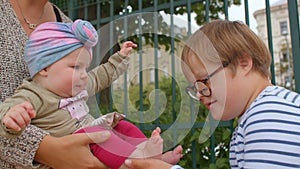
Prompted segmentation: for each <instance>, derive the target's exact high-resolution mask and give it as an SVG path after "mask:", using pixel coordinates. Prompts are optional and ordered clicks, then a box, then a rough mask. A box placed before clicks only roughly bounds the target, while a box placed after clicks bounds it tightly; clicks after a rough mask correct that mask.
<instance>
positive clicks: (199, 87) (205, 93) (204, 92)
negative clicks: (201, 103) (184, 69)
mask: <svg viewBox="0 0 300 169" xmlns="http://www.w3.org/2000/svg"><path fill="white" fill-rule="evenodd" d="M195 87H196V89H197V90H198V91H199V93H200V94H202V95H203V96H210V89H209V87H208V86H207V85H205V84H204V83H203V82H199V81H198V82H196V83H195Z"/></svg>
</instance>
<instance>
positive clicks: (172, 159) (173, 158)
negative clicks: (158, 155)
mask: <svg viewBox="0 0 300 169" xmlns="http://www.w3.org/2000/svg"><path fill="white" fill-rule="evenodd" d="M181 158H182V147H181V145H179V146H177V147H176V148H175V149H174V150H173V151H168V152H165V153H164V154H163V155H162V160H163V161H165V162H167V163H169V164H173V165H174V164H177V163H178V162H179V160H180V159H181Z"/></svg>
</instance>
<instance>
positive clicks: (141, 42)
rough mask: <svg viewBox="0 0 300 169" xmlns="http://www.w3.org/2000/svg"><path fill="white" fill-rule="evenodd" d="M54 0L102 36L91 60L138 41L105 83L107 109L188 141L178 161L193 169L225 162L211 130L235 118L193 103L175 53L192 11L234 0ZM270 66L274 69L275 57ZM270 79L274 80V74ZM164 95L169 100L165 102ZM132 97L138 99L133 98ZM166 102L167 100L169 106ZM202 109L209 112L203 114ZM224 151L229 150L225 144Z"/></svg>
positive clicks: (222, 7) (295, 35)
mask: <svg viewBox="0 0 300 169" xmlns="http://www.w3.org/2000/svg"><path fill="white" fill-rule="evenodd" d="M52 2H53V3H54V4H56V5H57V6H58V7H59V8H60V9H61V10H62V11H64V12H65V13H66V14H67V15H68V16H69V17H70V18H71V19H73V20H74V19H77V18H81V19H85V20H89V21H90V22H91V23H92V24H93V25H94V26H95V28H97V29H99V34H100V41H99V43H98V46H97V47H96V49H95V56H97V57H96V59H95V60H94V65H97V64H99V63H101V62H102V60H103V59H104V60H105V55H107V54H108V55H111V54H112V53H113V52H114V51H115V50H117V49H118V48H115V47H116V46H118V45H119V44H120V42H122V41H124V40H133V41H134V42H136V43H137V44H138V49H137V50H136V52H134V54H133V55H134V57H133V58H131V60H133V61H132V62H130V67H133V68H130V70H128V71H127V72H126V73H125V74H124V76H122V77H121V78H119V79H118V83H114V84H113V85H112V86H111V88H110V89H109V90H110V94H111V95H110V97H109V105H108V111H113V110H117V111H120V112H122V113H125V114H126V115H127V117H129V120H132V121H133V122H136V124H137V125H138V126H139V127H140V128H141V129H142V130H143V131H145V132H147V131H149V130H152V129H154V128H155V127H156V126H160V127H161V128H162V129H163V131H164V132H163V133H166V134H165V135H163V138H164V139H166V140H167V141H166V144H170V145H169V147H173V146H174V145H176V144H178V143H179V144H188V145H184V146H185V150H191V151H190V152H188V151H187V153H189V155H188V156H190V158H191V159H185V160H184V162H185V163H184V164H182V165H184V167H185V168H193V169H195V168H203V167H206V166H209V165H206V164H203V163H204V162H206V163H211V164H213V165H214V167H215V168H228V164H225V165H217V164H216V163H218V162H219V161H220V159H223V158H224V157H221V156H220V152H217V151H220V150H217V149H218V148H219V147H220V142H221V143H222V142H224V139H220V138H219V137H220V136H217V135H216V132H214V131H215V128H216V127H218V128H226V129H229V130H230V131H232V130H233V126H234V124H233V123H234V121H227V122H220V123H219V122H216V121H214V120H213V119H212V118H211V117H210V116H209V115H208V113H207V111H206V110H205V109H203V108H201V106H200V107H199V106H197V104H198V103H194V102H193V101H191V100H190V99H189V98H188V97H187V96H186V95H185V93H184V89H182V86H184V85H186V84H185V83H184V82H182V80H181V76H180V73H181V72H180V63H179V62H180V59H178V57H180V48H181V47H182V46H183V45H184V40H186V39H187V38H188V37H189V36H190V35H191V34H192V32H193V30H194V28H193V25H192V21H191V20H192V17H193V16H192V15H193V12H195V11H197V13H198V15H199V17H201V19H199V20H197V21H198V23H199V24H201V23H205V22H209V21H210V20H211V19H216V15H215V14H216V13H219V14H221V15H223V17H224V18H225V19H227V18H228V6H229V5H230V4H232V3H233V1H228V0H224V1H212V0H171V1H167V0H152V1H147V0H134V1H129V0H122V1H119V0H52ZM265 3H266V17H267V27H268V39H269V41H268V42H269V48H270V51H271V53H273V44H272V27H271V26H270V25H271V19H270V18H271V16H270V15H271V12H270V4H269V1H268V0H266V1H265ZM243 4H244V7H245V11H246V12H245V14H244V15H245V23H246V24H249V15H250V14H249V12H248V11H249V10H248V0H244V1H243ZM297 7H298V1H297V0H288V10H289V15H290V32H291V42H292V54H293V56H294V58H293V61H294V63H293V64H294V78H295V82H296V83H295V84H296V85H295V86H296V88H295V90H296V91H297V92H300V86H299V85H300V73H297V72H299V68H298V66H297V63H300V55H299V54H300V47H299V44H300V42H299V19H298V16H299V15H298V8H297ZM199 11H200V12H199ZM182 13H186V15H185V16H186V17H185V19H181V20H183V21H181V22H179V20H178V18H176V16H177V15H178V14H182ZM166 20H167V21H166ZM178 24H179V25H178ZM152 49H153V50H152ZM149 65H150V66H149ZM145 67H146V68H145ZM271 72H272V74H273V75H274V63H273V64H272V67H271ZM166 74H167V77H169V78H170V79H171V82H170V86H169V90H168V91H169V92H170V95H171V96H170V99H167V98H165V97H168V95H167V94H165V96H161V92H160V90H163V89H161V86H163V84H161V83H163V82H162V79H166V78H163V77H164V75H166ZM272 80H273V81H272V82H273V83H274V84H275V81H276V79H275V77H274V76H273V79H272ZM148 85H152V88H151V90H152V91H154V92H153V93H154V97H153V100H152V101H153V103H151V99H150V103H149V104H146V103H145V100H147V98H146V97H148V96H147V95H148V94H149V93H150V94H151V91H150V92H145V91H148V90H150V89H149V88H147V87H148ZM130 86H135V87H136V88H137V90H138V93H137V96H136V97H138V98H130V94H132V93H134V92H133V90H132V91H129V87H130ZM166 90H167V89H166ZM182 91H183V92H182ZM130 92H132V93H130ZM145 95H146V96H145ZM164 99H165V100H167V101H169V103H165V102H164V101H163V100H164ZM132 100H135V101H137V102H136V103H131V101H132ZM98 102H99V100H98ZM116 102H118V103H116ZM166 104H168V105H170V106H169V107H168V106H166ZM100 105H101V102H100ZM147 105H148V106H147ZM149 105H150V106H149ZM151 106H152V107H153V110H152V109H151ZM163 106H166V108H165V109H166V110H163V111H162V109H163V108H164V107H163ZM178 107H180V108H178ZM183 111H184V113H183ZM166 112H167V113H166ZM147 113H149V114H152V115H153V114H154V117H148V115H147ZM204 115H206V116H207V117H204V118H203V117H202V116H204ZM161 119H168V120H161ZM201 120H202V121H201ZM219 132H220V131H219ZM222 132H223V133H222ZM221 133H222V134H223V135H221V136H222V137H224V130H221ZM203 134H204V135H205V136H208V141H206V140H202V141H201V136H203ZM209 136H210V137H209ZM216 138H217V139H216ZM202 139H203V138H202ZM186 140H188V141H186ZM227 142H228V139H227ZM203 144H205V145H203ZM206 148H207V149H208V150H206ZM203 151H207V152H208V153H204V152H203ZM224 151H225V153H228V150H224ZM226 151H227V152H226ZM200 154H201V155H200ZM199 156H200V157H199ZM225 158H228V156H227V157H225ZM205 160H207V161H205ZM218 160H219V161H218ZM227 160H228V159H227ZM227 163H228V162H227Z"/></svg>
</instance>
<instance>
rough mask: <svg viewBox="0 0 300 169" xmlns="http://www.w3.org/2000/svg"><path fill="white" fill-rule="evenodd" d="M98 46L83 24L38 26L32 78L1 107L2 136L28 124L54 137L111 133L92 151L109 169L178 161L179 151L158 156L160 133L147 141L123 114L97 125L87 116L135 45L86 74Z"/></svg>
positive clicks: (31, 43)
mask: <svg viewBox="0 0 300 169" xmlns="http://www.w3.org/2000/svg"><path fill="white" fill-rule="evenodd" d="M97 41H98V36H97V32H96V30H95V29H94V27H93V26H92V25H91V24H90V23H89V22H87V21H83V20H76V21H75V22H74V23H59V22H48V23H44V24H41V25H40V26H38V27H37V28H36V29H35V30H34V32H32V34H31V35H30V37H29V40H28V42H27V45H26V48H25V60H26V62H27V65H28V69H29V72H30V76H31V77H30V78H28V79H24V81H23V84H22V85H21V86H19V87H18V88H17V90H16V91H15V94H14V95H13V96H12V97H11V98H8V99H6V100H5V101H4V102H3V104H1V105H0V119H1V122H2V123H1V127H0V134H1V135H3V136H5V137H8V138H14V137H17V136H18V135H20V134H21V132H22V131H23V130H24V128H25V126H26V125H28V124H29V123H31V124H33V125H36V126H38V127H40V128H42V129H44V130H46V131H47V132H49V134H51V135H53V136H57V137H59V136H64V135H68V134H72V133H83V132H96V131H103V130H109V131H110V132H111V137H110V138H109V139H108V140H107V141H106V142H104V143H102V144H92V145H91V146H90V147H91V151H92V152H93V154H94V155H95V156H96V157H97V158H98V159H99V160H100V161H102V162H103V163H105V164H106V165H107V166H108V167H110V168H112V169H116V168H126V167H125V166H124V161H125V160H126V159H127V158H147V157H153V158H159V159H163V160H164V161H166V162H169V163H172V164H174V163H177V162H178V161H179V160H180V158H181V157H182V148H181V146H178V147H177V148H175V149H174V150H173V151H169V152H167V153H165V154H163V155H162V154H161V153H162V145H163V144H162V143H163V140H162V138H161V137H160V129H159V128H156V129H155V130H154V131H153V132H152V135H151V138H150V139H149V140H148V139H147V138H146V136H145V135H144V134H143V133H142V132H141V131H140V130H139V129H138V128H137V127H136V126H134V125H133V124H131V123H129V122H127V121H124V120H122V119H123V117H124V116H123V115H122V114H119V113H111V114H108V115H105V116H103V117H100V119H96V120H94V119H93V117H92V116H90V115H89V114H88V112H89V109H88V106H87V104H86V100H87V99H88V96H89V95H94V94H95V93H97V92H99V91H101V90H103V89H104V88H106V87H108V86H109V85H110V84H111V82H112V81H113V80H115V79H116V78H117V77H118V76H119V75H120V74H121V73H123V72H124V71H125V70H126V68H127V64H126V63H127V62H126V63H124V62H123V60H125V59H127V56H128V55H129V53H130V51H131V50H132V48H134V47H137V45H136V44H134V43H133V42H130V41H127V42H124V43H123V44H122V47H121V50H120V51H119V52H117V53H115V54H114V55H113V56H111V57H110V59H109V60H108V63H106V64H103V65H100V66H98V67H96V68H94V69H93V70H91V71H90V72H87V71H86V70H87V68H88V67H89V65H90V62H91V60H92V47H93V46H95V45H96V43H97ZM120 120H122V121H120ZM112 128H113V130H111V129H112Z"/></svg>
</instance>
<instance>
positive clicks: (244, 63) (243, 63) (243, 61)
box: [238, 55, 253, 73]
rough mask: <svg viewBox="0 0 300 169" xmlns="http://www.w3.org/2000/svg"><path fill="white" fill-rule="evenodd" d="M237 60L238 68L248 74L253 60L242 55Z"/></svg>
mask: <svg viewBox="0 0 300 169" xmlns="http://www.w3.org/2000/svg"><path fill="white" fill-rule="evenodd" d="M238 60H239V65H238V66H239V67H240V68H241V70H243V71H245V73H248V72H250V71H251V70H252V67H253V60H252V58H251V57H250V56H248V55H243V56H242V57H241V58H239V59H238Z"/></svg>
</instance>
